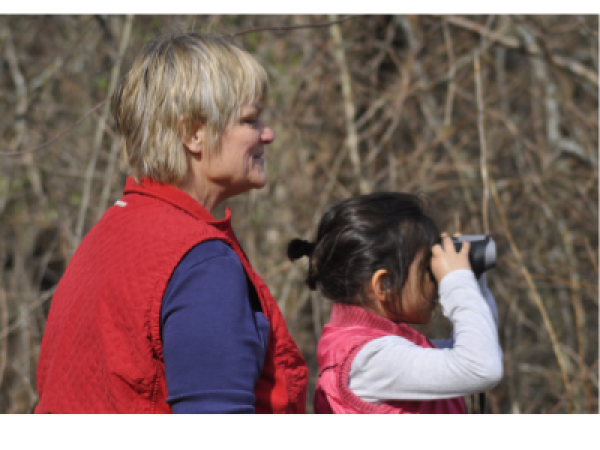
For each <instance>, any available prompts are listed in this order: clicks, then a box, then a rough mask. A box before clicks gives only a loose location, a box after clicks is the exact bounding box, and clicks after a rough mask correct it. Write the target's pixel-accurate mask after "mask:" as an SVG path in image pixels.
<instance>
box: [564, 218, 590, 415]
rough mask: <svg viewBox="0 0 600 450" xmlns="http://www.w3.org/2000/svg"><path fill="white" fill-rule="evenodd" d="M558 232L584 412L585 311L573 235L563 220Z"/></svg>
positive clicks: (586, 389)
mask: <svg viewBox="0 0 600 450" xmlns="http://www.w3.org/2000/svg"><path fill="white" fill-rule="evenodd" d="M558 230H559V232H560V235H561V237H562V240H563V246H564V248H565V256H566V259H567V262H568V265H569V267H570V269H571V270H570V271H571V274H570V281H571V303H572V305H573V313H574V315H575V328H576V331H577V344H578V345H577V347H578V350H579V352H578V355H577V356H578V359H577V362H578V363H579V369H580V371H581V383H582V385H583V386H582V387H583V393H584V399H585V402H586V407H585V410H588V409H589V406H590V405H591V403H592V402H591V397H592V394H591V392H590V390H589V387H588V383H587V375H586V372H587V367H586V365H585V354H586V352H587V339H586V335H585V309H584V307H583V304H582V302H581V283H580V276H579V273H578V270H577V264H578V261H577V258H576V257H575V254H574V251H573V235H572V234H571V232H570V231H569V227H568V226H567V225H566V224H565V221H564V219H559V220H558Z"/></svg>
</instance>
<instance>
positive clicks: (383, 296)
mask: <svg viewBox="0 0 600 450" xmlns="http://www.w3.org/2000/svg"><path fill="white" fill-rule="evenodd" d="M371 292H373V295H374V296H375V298H376V299H377V300H378V301H379V302H380V303H382V304H384V303H385V302H389V301H391V295H390V288H389V278H388V271H387V270H385V269H379V270H377V271H376V272H375V273H374V274H373V276H371Z"/></svg>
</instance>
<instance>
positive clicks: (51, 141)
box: [0, 99, 108, 156]
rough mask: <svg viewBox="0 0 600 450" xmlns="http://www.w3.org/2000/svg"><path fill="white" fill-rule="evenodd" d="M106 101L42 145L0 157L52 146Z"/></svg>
mask: <svg viewBox="0 0 600 450" xmlns="http://www.w3.org/2000/svg"><path fill="white" fill-rule="evenodd" d="M107 101H108V99H104V100H102V101H101V102H100V103H98V104H97V105H96V106H94V107H93V108H92V109H90V110H89V111H88V112H87V113H85V115H83V117H81V119H79V120H78V121H77V122H75V123H74V124H73V125H71V126H70V127H68V128H66V129H65V130H63V131H61V132H60V133H58V134H57V135H56V136H54V137H53V138H52V139H50V140H49V141H46V142H44V143H43V144H40V145H38V146H36V147H32V148H29V149H25V150H19V151H15V152H0V156H16V155H22V154H23V153H28V152H35V151H37V150H40V149H42V148H44V147H47V146H48V145H50V144H52V143H53V142H55V141H57V140H58V139H60V138H61V137H63V136H64V135H65V134H67V133H68V132H69V131H71V130H72V129H73V128H75V127H76V126H77V125H79V124H80V123H81V122H83V121H84V120H85V119H86V118H87V117H88V116H89V115H90V114H92V113H93V112H94V111H96V110H97V109H99V108H101V107H102V105H104V104H105V103H106V102H107Z"/></svg>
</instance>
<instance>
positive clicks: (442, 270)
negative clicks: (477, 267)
mask: <svg viewBox="0 0 600 450" xmlns="http://www.w3.org/2000/svg"><path fill="white" fill-rule="evenodd" d="M458 235H459V234H455V236H458ZM442 242H443V244H444V247H443V248H442V246H441V245H440V244H435V245H434V246H433V247H432V249H431V254H432V257H431V271H432V272H433V276H434V277H435V280H436V281H437V282H438V284H439V283H440V282H441V281H442V278H444V277H445V276H446V275H448V274H449V273H450V272H453V271H454V270H460V269H468V270H472V269H471V264H470V263H469V249H470V248H471V243H470V242H463V243H462V247H461V249H460V252H458V253H457V252H456V249H455V248H454V243H453V242H452V239H450V237H449V236H448V234H447V233H442Z"/></svg>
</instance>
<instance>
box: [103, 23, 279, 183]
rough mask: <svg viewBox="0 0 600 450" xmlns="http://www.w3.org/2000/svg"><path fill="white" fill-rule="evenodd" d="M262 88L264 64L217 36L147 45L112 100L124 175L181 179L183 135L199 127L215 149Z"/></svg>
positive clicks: (180, 36)
mask: <svg viewBox="0 0 600 450" xmlns="http://www.w3.org/2000/svg"><path fill="white" fill-rule="evenodd" d="M267 92H268V80H267V74H266V72H265V70H264V68H263V67H262V66H261V65H260V64H259V63H258V62H257V61H256V60H255V59H254V58H253V57H252V56H251V55H250V54H249V53H247V52H246V51H244V50H242V49H240V48H238V47H236V46H235V45H234V44H232V43H231V42H229V41H227V40H226V39H225V38H223V37H221V36H214V35H204V34H198V33H194V32H187V33H177V34H169V35H165V36H162V37H159V38H157V39H154V40H152V41H150V42H148V43H147V44H146V45H145V46H144V48H143V49H142V51H141V53H140V55H139V56H138V57H137V59H136V60H135V62H134V63H133V66H132V67H131V69H130V70H129V72H128V73H127V74H126V75H125V76H124V77H123V79H122V80H121V83H120V84H119V86H118V87H117V89H116V90H115V92H114V94H113V95H112V98H111V110H112V114H113V117H114V118H115V122H116V125H117V129H118V130H119V133H120V134H121V135H122V136H123V146H122V158H123V164H124V166H125V168H126V170H127V172H128V173H129V174H131V175H132V176H133V177H134V178H135V179H136V181H138V182H139V181H140V179H141V178H142V177H144V176H146V177H149V178H151V179H152V180H154V181H158V182H160V183H168V184H173V185H176V184H178V183H182V182H184V181H185V179H186V176H187V170H188V157H187V152H186V149H185V147H184V145H183V143H182V139H184V138H186V137H189V136H191V135H192V134H193V133H194V132H195V131H196V130H197V129H198V127H199V125H201V124H202V125H204V126H205V140H204V142H203V145H204V146H205V149H206V150H207V151H208V153H209V154H210V155H211V156H213V155H215V154H218V153H219V151H220V141H221V135H222V133H223V131H224V129H225V127H226V126H227V125H228V124H229V123H230V122H231V121H234V120H237V119H239V116H240V113H241V109H242V108H243V107H244V106H246V105H249V104H252V103H254V102H263V101H264V99H265V97H266V95H267Z"/></svg>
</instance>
